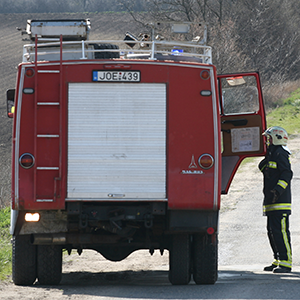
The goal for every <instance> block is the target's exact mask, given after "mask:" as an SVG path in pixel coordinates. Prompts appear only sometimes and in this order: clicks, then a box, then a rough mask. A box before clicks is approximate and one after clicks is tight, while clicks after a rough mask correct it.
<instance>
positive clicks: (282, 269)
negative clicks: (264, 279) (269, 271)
mask: <svg viewBox="0 0 300 300" xmlns="http://www.w3.org/2000/svg"><path fill="white" fill-rule="evenodd" d="M291 271H292V269H291V268H287V267H282V266H278V267H277V268H275V269H274V270H273V273H291Z"/></svg>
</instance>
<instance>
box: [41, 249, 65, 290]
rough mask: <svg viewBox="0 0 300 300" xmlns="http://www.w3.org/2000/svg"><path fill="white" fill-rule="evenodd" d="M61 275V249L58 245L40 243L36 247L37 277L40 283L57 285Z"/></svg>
mask: <svg viewBox="0 0 300 300" xmlns="http://www.w3.org/2000/svg"><path fill="white" fill-rule="evenodd" d="M61 275H62V249H61V246H58V245H50V246H48V245H47V246H46V245H40V246H38V249H37V277H38V280H39V283H40V284H42V285H57V284H59V283H60V281H61Z"/></svg>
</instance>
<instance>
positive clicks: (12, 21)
mask: <svg viewBox="0 0 300 300" xmlns="http://www.w3.org/2000/svg"><path fill="white" fill-rule="evenodd" d="M85 18H89V19H90V20H91V24H92V30H91V35H90V39H114V38H118V37H119V38H122V37H123V36H124V34H125V33H126V31H128V30H129V31H130V30H131V31H132V32H135V31H137V33H138V29H137V27H136V24H135V23H134V22H133V21H132V19H131V17H130V16H129V15H127V14H124V13H121V14H118V13H102V14H100V13H99V14H81V13H80V14H1V18H0V33H1V36H2V43H0V70H1V73H2V75H1V80H0V95H1V96H0V128H1V129H0V197H1V198H0V208H1V207H2V206H3V205H4V204H8V203H9V199H10V177H11V174H10V163H11V143H12V139H11V132H12V120H11V119H8V118H7V116H6V96H5V93H6V90H7V89H9V88H14V86H15V78H16V67H17V66H18V64H19V63H20V62H21V57H22V47H23V45H24V44H25V43H28V42H23V41H22V36H21V33H20V31H17V30H16V27H21V28H25V26H26V20H28V19H85ZM23 37H24V38H25V37H26V35H25V36H23Z"/></svg>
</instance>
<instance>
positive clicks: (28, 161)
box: [19, 153, 34, 169]
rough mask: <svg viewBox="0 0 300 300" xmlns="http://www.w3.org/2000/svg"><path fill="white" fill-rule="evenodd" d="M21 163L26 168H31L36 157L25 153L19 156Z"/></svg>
mask: <svg viewBox="0 0 300 300" xmlns="http://www.w3.org/2000/svg"><path fill="white" fill-rule="evenodd" d="M19 163H20V166H21V167H23V168H24V169H30V168H31V167H33V165H34V157H33V155H32V154H30V153H24V154H22V155H21V157H20V158H19Z"/></svg>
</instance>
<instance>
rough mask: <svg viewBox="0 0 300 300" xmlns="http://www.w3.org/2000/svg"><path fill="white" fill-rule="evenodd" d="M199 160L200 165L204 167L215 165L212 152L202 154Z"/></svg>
mask: <svg viewBox="0 0 300 300" xmlns="http://www.w3.org/2000/svg"><path fill="white" fill-rule="evenodd" d="M198 162H199V166H200V167H201V168H203V169H209V168H211V167H212V166H213V165H214V159H213V157H212V156H211V155H210V154H202V155H201V156H200V157H199V160H198Z"/></svg>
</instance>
